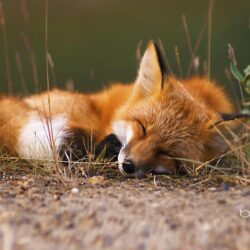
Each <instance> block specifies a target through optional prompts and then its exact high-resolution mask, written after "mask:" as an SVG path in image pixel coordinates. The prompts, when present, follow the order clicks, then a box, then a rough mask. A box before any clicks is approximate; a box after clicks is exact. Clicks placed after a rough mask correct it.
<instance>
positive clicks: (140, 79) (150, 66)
mask: <svg viewBox="0 0 250 250" xmlns="http://www.w3.org/2000/svg"><path fill="white" fill-rule="evenodd" d="M165 75H166V66H165V63H164V60H163V56H162V54H161V51H160V48H159V47H158V46H157V44H156V43H155V42H153V41H150V42H149V43H148V46H147V49H146V52H145V53H144V55H143V57H142V60H141V63H140V68H139V72H138V76H137V79H136V82H135V87H136V91H139V93H140V94H141V95H143V96H147V95H151V94H153V93H155V91H160V90H161V89H162V88H163V83H164V78H165Z"/></svg>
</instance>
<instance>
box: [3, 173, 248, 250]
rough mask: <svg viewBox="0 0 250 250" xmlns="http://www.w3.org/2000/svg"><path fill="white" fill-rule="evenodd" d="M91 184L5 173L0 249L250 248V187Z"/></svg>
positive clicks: (145, 182)
mask: <svg viewBox="0 0 250 250" xmlns="http://www.w3.org/2000/svg"><path fill="white" fill-rule="evenodd" d="M92 184H93V183H92ZM92 184H88V183H82V184H81V185H78V187H77V189H72V187H70V188H66V187H63V186H62V185H61V184H58V183H56V182H55V181H54V180H53V179H51V178H46V177H39V178H38V177H34V176H25V177H12V178H9V177H4V178H3V177H2V178H1V179H0V249H2V250H12V249H20V250H21V249H25V250H26V249H27V250H28V249H30V250H31V249H32V250H33V249H36V250H42V249H46V250H52V249H60V250H64V249H65V250H70V249H111V250H112V249H138V250H147V249H164V250H166V249H184V250H186V249H192V250H194V249H212V250H216V249H239V250H245V249H246V250H247V249H250V188H249V187H240V186H239V187H235V186H230V185H229V186H228V185H225V184H219V185H217V186H211V185H202V184H199V185H193V184H190V182H189V181H178V183H177V182H175V181H173V180H170V179H168V178H162V177H157V178H156V180H155V182H154V181H153V178H151V179H125V178H115V179H108V178H105V180H104V181H102V182H101V183H100V184H101V185H94V186H93V185H92ZM244 210H245V211H244Z"/></svg>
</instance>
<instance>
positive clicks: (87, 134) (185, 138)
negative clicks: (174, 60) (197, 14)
mask: <svg viewBox="0 0 250 250" xmlns="http://www.w3.org/2000/svg"><path fill="white" fill-rule="evenodd" d="M48 100H49V101H48ZM233 112H234V109H233V107H232V104H231V102H230V101H229V99H228V97H227V96H226V94H225V93H224V91H223V90H222V89H221V88H219V87H218V86H216V85H215V84H214V83H213V82H211V81H209V80H208V79H206V78H200V77H194V78H191V79H186V80H181V79H180V80H179V79H176V78H175V77H173V76H167V75H166V67H165V65H164V61H163V57H162V55H161V51H160V49H159V47H158V46H157V45H156V44H155V43H154V42H152V41H151V42H149V44H148V46H147V49H146V51H145V54H144V55H143V57H142V60H141V63H140V67H139V71H138V76H137V78H136V80H135V82H134V83H132V84H120V83H114V84H112V85H111V86H110V87H109V88H107V89H105V90H103V91H101V92H99V93H94V94H81V93H71V92H67V91H62V90H58V89H54V90H51V91H49V92H45V93H41V94H37V95H32V96H29V97H26V98H23V99H19V98H15V97H4V96H1V97H0V143H1V144H0V146H1V149H2V150H3V151H4V152H7V153H9V154H11V155H17V156H20V157H21V158H26V159H30V158H31V159H51V158H52V147H51V138H53V140H54V143H53V145H54V146H55V148H56V150H57V152H58V154H59V156H60V158H61V159H62V160H64V161H70V160H81V159H84V157H85V155H86V145H85V144H86V141H88V140H90V139H91V140H92V142H93V145H94V146H96V150H97V151H98V152H99V151H101V150H102V148H103V147H105V146H106V147H107V155H108V156H110V154H111V155H112V154H113V155H115V156H117V159H118V165H119V169H120V171H121V172H122V173H123V174H125V175H134V176H143V175H145V174H146V173H148V172H152V171H153V172H156V173H161V172H162V173H170V174H171V173H174V172H175V171H176V169H177V168H178V165H179V163H180V162H181V161H180V160H176V159H175V158H178V159H188V160H189V161H190V160H193V161H196V162H205V161H207V160H210V159H212V158H214V157H216V156H218V155H220V154H222V153H224V152H225V151H226V150H227V148H228V141H227V140H228V135H229V134H230V133H229V129H230V130H234V129H235V128H236V127H238V126H237V122H236V121H233V120H234V119H235V118H237V117H238V118H241V117H244V115H236V116H235V115H233ZM109 149H110V150H111V151H110V152H111V153H110V152H109V151H108V150H109ZM184 162H185V160H184Z"/></svg>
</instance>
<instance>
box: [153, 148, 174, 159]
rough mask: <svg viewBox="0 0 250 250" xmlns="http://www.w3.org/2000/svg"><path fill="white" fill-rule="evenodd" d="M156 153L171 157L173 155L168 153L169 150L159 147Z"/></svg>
mask: <svg viewBox="0 0 250 250" xmlns="http://www.w3.org/2000/svg"><path fill="white" fill-rule="evenodd" d="M157 154H158V155H163V156H168V157H171V158H173V156H172V155H171V154H169V152H168V151H167V150H162V149H160V150H158V151H157Z"/></svg>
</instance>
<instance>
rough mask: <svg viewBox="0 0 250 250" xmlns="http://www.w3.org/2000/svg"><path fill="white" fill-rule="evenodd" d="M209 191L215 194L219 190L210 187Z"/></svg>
mask: <svg viewBox="0 0 250 250" xmlns="http://www.w3.org/2000/svg"><path fill="white" fill-rule="evenodd" d="M208 190H209V191H211V192H214V191H216V190H217V188H216V187H210V188H208Z"/></svg>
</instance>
